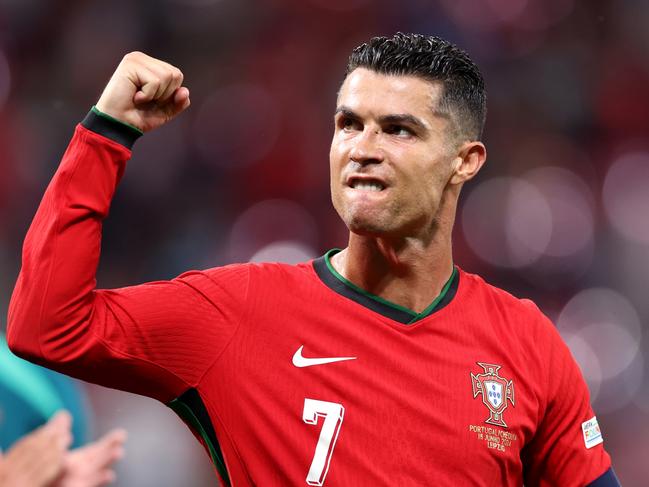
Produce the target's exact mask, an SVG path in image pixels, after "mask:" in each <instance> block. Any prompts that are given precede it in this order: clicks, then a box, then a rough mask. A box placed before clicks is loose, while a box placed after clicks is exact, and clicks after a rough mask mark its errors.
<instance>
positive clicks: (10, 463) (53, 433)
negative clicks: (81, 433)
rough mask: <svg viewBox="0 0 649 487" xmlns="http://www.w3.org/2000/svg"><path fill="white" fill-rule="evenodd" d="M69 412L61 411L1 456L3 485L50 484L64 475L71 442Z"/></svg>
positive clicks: (34, 486) (37, 486)
mask: <svg viewBox="0 0 649 487" xmlns="http://www.w3.org/2000/svg"><path fill="white" fill-rule="evenodd" d="M71 425H72V418H71V417H70V414H69V413H67V412H65V411H61V412H59V413H57V414H56V415H54V416H53V417H52V418H51V419H50V420H49V421H48V422H47V423H46V424H45V425H43V426H41V427H40V428H38V429H36V430H34V431H32V432H31V433H29V434H28V435H25V436H24V437H23V438H21V439H20V440H19V441H17V442H16V443H15V444H14V446H12V448H11V449H10V450H9V451H8V452H7V454H6V455H5V456H3V457H2V458H0V486H2V487H47V486H50V485H52V482H54V481H55V479H56V478H57V477H58V476H59V475H60V474H61V472H62V470H63V465H64V459H65V452H66V451H67V449H68V447H69V446H70V444H71V443H72V433H71V432H70V426H71Z"/></svg>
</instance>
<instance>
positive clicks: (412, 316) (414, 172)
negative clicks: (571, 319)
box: [8, 34, 618, 487]
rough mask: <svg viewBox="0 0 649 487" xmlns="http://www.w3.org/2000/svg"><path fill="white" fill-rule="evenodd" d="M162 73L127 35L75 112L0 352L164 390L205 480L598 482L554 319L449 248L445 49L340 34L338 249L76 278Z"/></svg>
mask: <svg viewBox="0 0 649 487" xmlns="http://www.w3.org/2000/svg"><path fill="white" fill-rule="evenodd" d="M182 81H183V76H182V74H181V72H180V71H179V70H178V69H177V68H175V67H172V66H170V65H169V64H166V63H164V62H162V61H159V60H156V59H153V58H151V57H148V56H146V55H145V54H142V53H138V52H135V53H131V54H128V55H127V56H125V57H124V59H123V61H122V62H121V63H120V65H119V66H118V67H117V70H116V71H115V73H114V75H113V76H112V78H111V80H110V81H109V83H108V85H107V86H106V88H105V90H104V92H103V94H102V95H101V97H100V99H99V101H98V102H97V105H96V107H94V108H93V109H92V111H91V112H90V113H89V114H88V116H87V117H86V118H85V119H84V121H83V122H82V123H81V124H80V125H79V126H77V128H76V131H75V134H74V136H73V138H72V141H71V143H70V146H69V148H68V150H67V152H66V153H65V155H64V157H63V160H62V162H61V165H60V167H59V169H58V171H57V173H56V174H55V176H54V178H53V180H52V182H51V184H50V185H49V187H48V189H47V191H46V193H45V196H44V198H43V201H42V203H41V205H40V207H39V209H38V211H37V214H36V216H35V219H34V221H33V223H32V225H31V228H30V230H29V232H28V234H27V238H26V241H25V245H24V252H23V266H22V270H21V273H20V276H19V278H18V282H17V284H16V288H15V291H14V294H13V297H12V300H11V304H10V310H9V323H10V326H9V335H8V337H9V343H10V346H11V347H12V349H13V350H14V351H15V352H16V353H17V354H20V355H21V356H23V357H26V358H28V359H30V360H33V361H35V362H37V363H40V364H44V365H46V366H48V367H52V368H56V369H57V370H59V371H62V372H64V373H67V374H70V375H74V376H77V377H80V378H82V379H85V380H88V381H92V382H97V383H100V384H103V385H105V386H109V387H115V388H119V389H123V390H127V391H131V392H135V393H139V394H144V395H147V396H150V397H153V398H155V399H158V400H160V401H163V402H164V403H166V404H168V405H169V406H170V407H171V408H173V409H174V410H175V411H176V412H177V413H178V414H179V415H180V416H181V417H182V418H183V419H184V420H185V421H186V423H187V424H188V425H189V426H190V428H191V429H192V431H193V432H194V434H195V435H196V436H197V437H198V438H199V439H200V440H201V441H202V442H203V444H204V445H205V447H206V449H207V450H208V452H209V454H210V455H211V458H212V460H213V462H214V465H215V467H216V470H217V472H218V475H219V477H220V478H221V480H222V482H223V483H224V484H226V485H235V486H237V487H239V486H247V485H262V486H288V485H291V486H299V485H325V486H369V485H404V486H414V485H419V486H430V485H453V486H463V485H471V486H473V485H484V486H494V485H498V486H501V485H507V486H514V485H522V484H523V483H524V484H525V485H526V486H534V485H546V486H550V485H553V486H556V485H561V486H583V485H593V486H611V485H618V482H617V480H616V477H615V475H614V473H613V471H612V469H611V461H610V457H609V455H608V454H607V453H606V452H605V450H604V448H603V445H602V441H603V440H602V435H601V432H600V430H599V426H598V424H597V419H596V418H595V415H594V413H593V411H592V409H591V407H590V404H589V395H588V390H587V388H586V385H585V383H584V380H583V378H582V376H581V374H580V372H579V368H578V366H577V364H576V363H575V361H574V360H573V358H572V356H571V355H570V352H569V350H568V349H567V347H566V346H565V344H564V343H563V342H562V340H561V338H560V337H559V335H558V333H557V331H556V330H555V328H554V326H553V325H552V324H551V323H550V322H549V321H548V319H547V318H545V316H544V315H543V314H542V313H541V312H540V311H539V310H538V309H537V308H536V306H535V305H534V304H533V303H531V302H530V301H527V300H520V299H516V298H514V297H512V296H511V295H509V294H507V293H506V292H505V291H502V290H500V289H497V288H494V287H492V286H490V285H488V284H487V283H485V282H484V281H483V280H482V279H481V278H480V277H478V276H475V275H472V274H469V273H467V272H464V271H463V270H461V269H460V268H459V267H457V266H455V265H454V263H453V258H452V252H451V229H452V227H453V222H454V219H455V212H456V206H457V201H458V197H459V194H460V190H461V188H462V186H463V185H464V183H465V182H467V181H469V180H470V179H471V178H473V177H474V176H475V175H476V173H477V172H478V171H479V170H480V168H481V166H482V165H483V163H484V162H485V159H486V150H485V146H484V145H483V143H482V142H480V137H481V133H482V127H483V124H484V120H485V111H486V109H485V105H486V103H485V89H484V83H483V80H482V76H481V74H480V72H479V70H478V68H477V67H476V66H475V64H474V63H473V62H472V61H471V60H470V58H469V57H468V56H467V54H465V53H464V52H463V51H461V50H460V49H458V48H457V47H455V46H453V45H452V44H450V43H448V42H446V41H444V40H441V39H439V38H436V37H425V36H420V35H406V34H397V35H395V36H394V37H392V38H383V37H379V38H374V39H372V40H370V41H369V42H368V43H366V44H363V45H361V46H359V47H358V48H356V49H355V50H354V51H353V52H352V54H351V56H350V59H349V63H348V66H347V72H346V76H345V79H344V81H343V83H342V86H341V88H340V92H339V94H338V100H337V107H336V110H335V116H334V133H333V140H332V143H331V151H330V166H331V181H330V183H331V194H332V200H333V204H334V206H335V208H336V210H337V211H338V213H339V215H340V217H341V219H342V220H343V222H344V223H345V225H346V226H347V227H348V229H349V241H348V243H347V247H346V248H345V249H343V250H337V249H334V250H330V251H329V252H327V253H326V254H325V255H324V256H322V257H320V258H318V259H315V260H314V261H311V262H306V263H303V264H299V265H296V266H290V265H283V264H260V265H258V264H237V265H230V266H226V267H220V268H213V269H208V270H203V271H191V272H187V273H185V274H183V275H181V276H180V277H178V278H176V279H173V280H171V281H161V282H152V283H148V284H143V285H138V286H133V287H126V288H121V289H111V290H102V289H96V286H95V270H96V267H97V263H98V260H99V254H100V239H101V225H102V220H103V219H104V218H105V217H106V215H107V213H108V210H109V206H110V201H111V198H112V197H113V193H114V191H115V187H116V185H117V183H118V182H119V180H120V178H121V177H122V175H123V174H124V171H125V170H126V161H127V159H128V158H129V156H130V154H131V147H132V145H133V143H134V142H135V140H136V139H137V138H138V137H139V136H140V135H142V133H143V132H148V131H150V130H153V129H155V128H157V127H158V126H160V125H162V124H164V123H166V122H168V121H169V120H171V119H172V118H174V117H175V116H177V115H179V114H180V113H181V112H182V111H183V110H185V109H186V108H187V107H188V106H189V104H190V100H189V91H188V89H187V88H186V87H183V86H182ZM223 116H227V114H223ZM241 130H245V127H242V128H241ZM188 475H190V474H189V473H188ZM191 483H192V482H191V477H189V478H188V481H187V484H188V485H191Z"/></svg>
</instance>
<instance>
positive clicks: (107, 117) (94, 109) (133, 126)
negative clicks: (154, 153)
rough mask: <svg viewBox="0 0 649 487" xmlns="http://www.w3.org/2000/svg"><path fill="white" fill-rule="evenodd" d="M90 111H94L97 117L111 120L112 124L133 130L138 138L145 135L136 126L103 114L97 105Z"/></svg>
mask: <svg viewBox="0 0 649 487" xmlns="http://www.w3.org/2000/svg"><path fill="white" fill-rule="evenodd" d="M90 111H92V112H93V113H94V114H95V115H98V116H100V117H102V118H105V119H107V120H110V121H111V122H116V123H121V124H122V125H125V126H126V127H128V128H130V129H131V130H134V131H135V132H136V133H137V135H138V136H140V135H144V132H142V131H141V130H140V129H139V128H137V127H136V126H135V125H131V124H130V123H126V122H122V121H121V120H118V119H116V118H115V117H111V116H110V115H108V114H107V113H104V112H102V111H101V110H100V109H99V108H97V106H96V105H93V106H92V108H91V109H90Z"/></svg>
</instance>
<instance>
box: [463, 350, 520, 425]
mask: <svg viewBox="0 0 649 487" xmlns="http://www.w3.org/2000/svg"><path fill="white" fill-rule="evenodd" d="M477 364H478V365H479V366H480V367H482V368H483V369H484V374H478V375H473V373H472V374H471V385H472V386H473V399H475V398H476V397H478V394H482V402H483V403H484V405H485V406H487V408H489V417H488V418H487V419H485V423H489V424H495V425H496V426H503V427H505V428H506V427H507V423H505V420H504V419H503V412H504V411H505V409H507V400H509V402H511V403H512V406H514V384H513V383H512V381H511V380H510V381H507V379H505V378H503V377H500V375H499V374H498V369H500V368H501V367H502V365H495V364H485V363H483V362H477Z"/></svg>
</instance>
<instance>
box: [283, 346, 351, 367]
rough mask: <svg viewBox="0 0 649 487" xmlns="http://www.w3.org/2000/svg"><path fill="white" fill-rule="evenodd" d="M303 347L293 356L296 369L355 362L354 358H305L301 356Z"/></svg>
mask: <svg viewBox="0 0 649 487" xmlns="http://www.w3.org/2000/svg"><path fill="white" fill-rule="evenodd" d="M303 348H304V345H302V346H301V347H300V348H298V349H297V352H295V353H294V354H293V365H295V366H296V367H311V366H312V365H323V364H331V363H334V362H342V361H343V360H355V359H356V357H318V358H307V357H303V356H302V349H303Z"/></svg>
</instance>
